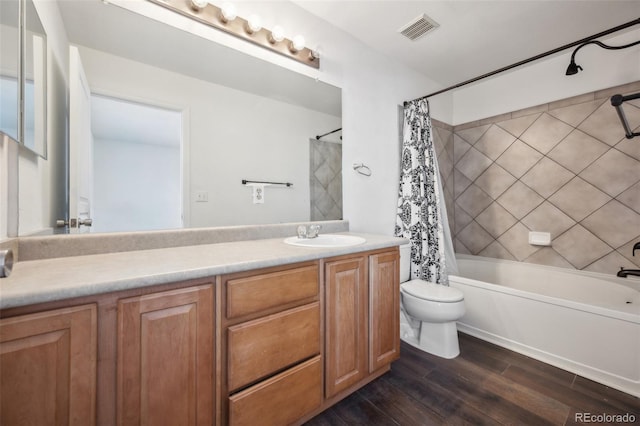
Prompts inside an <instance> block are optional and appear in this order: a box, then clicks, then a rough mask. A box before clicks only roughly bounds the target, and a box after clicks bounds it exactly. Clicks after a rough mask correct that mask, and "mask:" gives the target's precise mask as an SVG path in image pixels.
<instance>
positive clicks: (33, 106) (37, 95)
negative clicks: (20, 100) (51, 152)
mask: <svg viewBox="0 0 640 426" xmlns="http://www.w3.org/2000/svg"><path fill="white" fill-rule="evenodd" d="M3 1H4V0H3ZM46 63H47V36H46V34H45V31H44V28H43V26H42V22H41V21H40V17H39V16H38V12H37V11H36V9H35V7H34V5H33V1H31V0H26V1H25V30H24V56H23V66H24V94H23V96H24V112H23V124H22V126H23V130H22V132H23V134H22V142H23V144H24V146H25V147H26V148H28V149H30V150H31V151H33V152H35V153H36V154H38V155H40V156H42V157H44V158H46V157H47V148H46V108H45V104H46V75H47V74H46Z"/></svg>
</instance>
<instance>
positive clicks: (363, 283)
mask: <svg viewBox="0 0 640 426" xmlns="http://www.w3.org/2000/svg"><path fill="white" fill-rule="evenodd" d="M325 281H326V301H325V304H326V315H325V318H326V319H325V321H326V348H325V360H326V364H325V366H326V370H325V374H326V380H325V386H326V388H325V394H326V397H327V398H329V397H331V396H334V395H335V394H337V393H338V392H340V391H342V390H344V389H346V388H348V387H349V386H351V385H353V384H355V383H357V382H358V381H360V380H361V379H363V378H364V377H365V376H366V375H367V374H368V371H367V340H368V330H367V329H368V324H367V316H368V312H367V311H368V304H367V300H368V291H367V264H366V257H365V256H361V257H355V258H348V259H344V260H335V261H330V262H327V263H326V264H325Z"/></svg>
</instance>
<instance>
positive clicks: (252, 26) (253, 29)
mask: <svg viewBox="0 0 640 426" xmlns="http://www.w3.org/2000/svg"><path fill="white" fill-rule="evenodd" d="M261 29H262V19H260V16H259V15H256V14H253V15H251V16H249V19H247V32H248V33H249V34H253V33H257V32H258V31H260V30H261Z"/></svg>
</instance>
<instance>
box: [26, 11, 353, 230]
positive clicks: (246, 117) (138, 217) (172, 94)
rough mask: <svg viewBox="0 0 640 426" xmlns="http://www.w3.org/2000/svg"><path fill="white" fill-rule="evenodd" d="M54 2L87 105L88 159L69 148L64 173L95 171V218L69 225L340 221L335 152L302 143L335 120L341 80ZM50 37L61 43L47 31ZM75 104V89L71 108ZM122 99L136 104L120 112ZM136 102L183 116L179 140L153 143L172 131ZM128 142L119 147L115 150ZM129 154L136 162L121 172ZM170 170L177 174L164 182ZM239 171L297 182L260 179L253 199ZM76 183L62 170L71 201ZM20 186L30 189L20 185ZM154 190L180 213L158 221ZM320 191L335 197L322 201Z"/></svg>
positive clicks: (147, 22) (124, 15)
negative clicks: (257, 198)
mask: <svg viewBox="0 0 640 426" xmlns="http://www.w3.org/2000/svg"><path fill="white" fill-rule="evenodd" d="M56 4H57V7H58V9H59V10H60V15H61V16H62V21H63V23H64V27H65V28H64V29H65V32H66V34H67V36H68V41H69V42H70V43H71V45H73V46H76V47H77V50H78V52H79V62H80V63H81V65H82V69H84V74H85V75H86V81H87V83H86V84H87V86H88V91H89V92H90V94H89V95H90V96H89V99H90V100H91V104H92V105H91V107H90V108H89V109H90V110H91V117H90V124H89V128H90V130H91V135H90V136H88V135H87V136H84V137H82V138H81V140H83V141H86V140H89V139H90V140H91V141H93V142H91V144H92V147H93V148H91V149H89V150H88V151H91V152H92V153H91V156H90V158H91V160H90V161H88V162H85V163H82V164H81V163H78V162H77V161H75V158H76V157H75V154H74V152H75V151H77V150H75V149H74V144H73V143H71V145H70V150H71V152H70V159H71V161H70V164H69V169H68V173H69V175H70V176H76V175H78V174H77V173H76V172H78V171H79V172H80V174H79V176H92V177H90V178H89V180H88V182H89V183H90V188H89V190H87V191H84V193H86V194H89V199H88V203H89V208H88V209H87V211H88V212H90V213H89V215H90V216H89V217H87V218H84V217H83V219H82V221H83V222H84V221H85V220H86V219H91V221H92V226H91V227H86V226H81V227H77V226H76V228H75V232H78V231H85V232H87V231H89V232H111V231H133V230H149V229H167V228H175V227H180V226H184V227H212V226H228V225H249V224H269V223H284V222H299V221H309V220H312V219H315V218H322V219H341V218H342V209H341V206H342V200H341V188H335V187H336V186H341V175H340V166H341V163H342V160H341V150H339V149H338V150H328V149H322V148H320V149H316V150H315V151H314V158H313V160H312V159H311V158H310V154H311V151H312V143H311V142H310V141H311V140H315V136H316V135H320V134H324V133H327V132H329V131H331V130H334V129H337V128H340V127H342V122H341V92H340V89H339V88H336V87H333V86H330V85H328V84H325V83H322V82H319V81H316V80H314V79H312V78H309V77H307V76H304V75H301V74H298V73H295V72H293V71H290V70H288V69H286V68H283V67H280V66H277V65H274V64H271V63H268V62H265V61H262V60H260V59H258V58H255V57H253V56H249V55H247V54H245V53H243V52H240V51H237V50H234V49H231V48H228V47H225V46H222V45H220V44H217V43H214V42H211V41H209V40H207V39H205V38H202V37H199V36H195V35H193V34H191V33H188V32H186V31H182V30H179V29H176V28H175V27H173V26H170V25H168V24H166V23H161V22H158V21H155V20H152V19H150V18H147V17H144V16H141V15H139V14H136V13H133V12H130V11H128V10H125V9H123V8H121V7H119V6H116V5H113V4H105V3H103V2H99V1H91V2H88V1H77V0H58V2H57V3H56ZM158 7H159V6H158ZM176 19H186V18H183V17H180V16H177V17H176ZM133 40H135V43H134V42H132V41H133ZM49 42H50V43H53V44H56V43H58V40H55V39H52V33H49ZM74 69H75V68H72V70H71V71H70V73H69V79H70V82H69V85H70V87H73V85H74V83H73V80H74V79H75V78H77V77H76V72H75V71H74ZM105 100H111V101H114V102H118V103H119V105H120V106H121V107H122V108H108V110H110V111H111V113H113V112H114V111H115V112H120V114H119V115H118V116H116V117H115V118H114V116H111V117H110V118H109V116H108V115H109V114H110V113H107V112H105V109H104V108H102V106H104V105H102V106H101V105H96V103H98V104H99V103H104V102H103V101H105ZM73 102H74V99H73V96H72V98H71V99H70V100H69V103H70V105H72V104H73ZM54 103H55V104H58V103H57V102H55V100H54ZM124 105H126V106H128V107H133V110H135V111H136V112H130V113H127V114H122V112H123V111H124V110H125V108H124ZM143 107H148V108H150V111H156V112H157V111H165V112H166V111H169V112H172V113H174V116H175V117H178V118H179V120H178V121H179V124H178V130H177V132H178V139H179V142H178V145H174V146H172V147H168V146H163V144H162V142H161V140H162V139H164V138H165V136H166V135H165V133H166V132H174V131H175V130H163V129H165V127H164V126H160V125H157V124H151V125H150V124H142V125H140V124H139V122H138V119H139V118H140V116H141V115H144V114H145V113H143V112H141V110H143V109H144V108H143ZM118 110H119V111H118ZM52 113H53V112H52ZM69 116H70V123H69V134H70V139H73V135H74V132H75V131H76V130H77V128H78V127H79V125H78V124H76V123H75V122H74V120H73V116H74V114H73V111H70V115H69ZM114 120H115V121H114ZM114 122H115V124H113V123H114ZM104 123H109V124H106V125H105V124H104ZM136 123H138V124H136ZM106 129H108V131H107V130H106ZM141 129H143V130H146V132H144V133H143V132H141V131H140V130H141ZM340 136H341V133H340V132H337V133H335V134H332V135H331V136H328V137H327V138H322V142H325V143H333V144H340V143H341V140H340ZM87 143H89V142H87ZM124 146H126V148H125V149H124V150H122V151H118V150H117V149H116V147H124ZM150 147H153V149H149V148H150ZM85 148H86V144H85ZM163 149H164V150H172V151H173V152H178V154H179V156H178V157H176V156H171V158H173V159H174V160H175V158H178V159H179V160H178V164H177V166H176V165H175V163H174V162H172V163H170V164H171V165H170V166H166V167H163V166H161V164H162V162H163V161H164V160H162V159H161V158H165V157H164V156H163V155H161V154H160V153H161V150H163ZM151 151H153V152H151ZM316 151H317V152H316ZM318 152H319V153H320V157H319V158H318V157H317V155H318ZM165 153H166V152H165ZM322 155H325V157H324V158H323V157H322ZM167 158H168V156H167ZM165 159H166V158H165ZM174 160H171V161H174ZM125 163H127V167H132V168H131V169H128V171H127V172H125V171H124V170H125V169H124V164H125ZM324 163H327V164H324ZM323 164H324V166H323ZM74 167H75V168H76V171H75V172H74V171H73V170H72V169H74ZM312 167H315V168H316V169H315V170H313V172H312V171H311V168H312ZM136 168H137V170H136V171H135V172H136V173H137V175H134V170H135V169H136ZM143 170H144V171H145V173H143V174H144V176H142V175H141V174H140V172H141V171H143ZM328 170H330V171H331V172H330V173H327V171H328ZM83 173H85V175H83ZM312 173H314V174H315V177H316V180H320V181H321V182H322V183H323V184H324V185H325V186H326V187H327V188H329V186H331V187H332V188H331V189H330V191H332V192H331V193H330V194H328V193H327V191H325V192H323V191H322V190H319V191H318V190H313V191H312V189H311V183H310V181H311V176H312ZM169 175H173V176H174V178H172V180H171V181H168V180H167V179H168V176H169ZM336 176H338V177H337V178H336ZM245 179H246V180H256V181H275V182H292V183H293V186H291V187H286V186H285V187H278V186H271V187H269V186H267V187H265V188H264V192H263V194H264V197H263V198H262V200H261V201H262V202H257V203H256V202H254V197H253V192H252V191H253V190H252V188H251V187H249V186H245V185H243V184H242V180H245ZM81 182H87V180H86V179H84V178H82V177H80V178H79V179H76V178H70V184H69V195H70V203H71V202H72V200H73V198H74V194H77V191H76V190H77V186H78V185H79V184H80V183H81ZM116 182H118V183H119V184H118V185H117V186H116V185H115V183H116ZM142 187H145V188H147V189H146V190H141V188H142ZM315 189H318V188H315ZM23 190H28V188H25V187H24V186H21V191H23ZM105 192H107V193H105ZM151 194H155V195H156V196H166V197H169V198H171V200H172V201H171V202H172V203H173V205H172V211H173V212H178V213H177V214H179V217H178V218H177V219H176V217H175V214H174V213H172V218H173V219H172V221H171V222H165V223H156V222H155V217H156V216H158V210H159V209H163V207H152V206H154V205H155V204H154V203H155V201H153V200H151V199H149V198H147V196H148V195H151ZM169 194H174V195H169ZM175 194H177V195H175ZM336 194H339V195H336ZM328 196H333V197H334V198H338V199H337V200H335V199H333V200H331V201H332V202H328V201H329V200H328V199H327V197H328ZM136 206H144V207H145V208H144V209H140V208H139V207H136ZM312 206H313V207H312ZM314 208H315V209H320V210H322V209H324V210H325V211H323V212H322V214H324V215H326V216H322V217H320V216H318V215H312V211H313V209H314ZM113 211H117V212H119V213H120V215H121V217H120V219H115V218H113V217H109V215H110V213H109V212H113ZM78 217H79V216H78ZM123 217H124V218H125V219H126V220H122V219H123ZM127 217H128V218H127ZM67 218H68V219H71V220H69V223H73V221H72V220H73V219H77V217H76V216H74V215H73V213H72V214H71V215H68V216H67ZM134 218H135V220H133V219H134ZM129 219H131V220H129ZM133 222H137V223H138V224H137V225H134V224H133ZM76 223H77V222H76Z"/></svg>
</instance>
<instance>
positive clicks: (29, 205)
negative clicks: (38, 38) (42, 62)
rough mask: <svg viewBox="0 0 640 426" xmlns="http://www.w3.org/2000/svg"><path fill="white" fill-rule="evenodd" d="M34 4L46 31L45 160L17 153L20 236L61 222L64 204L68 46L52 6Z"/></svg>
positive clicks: (42, 2)
mask: <svg viewBox="0 0 640 426" xmlns="http://www.w3.org/2000/svg"><path fill="white" fill-rule="evenodd" d="M34 4H35V7H36V9H37V11H38V15H39V16H40V20H41V21H42V25H43V27H44V29H45V31H46V32H47V88H48V90H47V92H48V94H49V96H48V98H47V134H46V136H47V158H46V159H44V158H42V157H39V156H36V155H34V154H32V153H30V152H28V151H27V150H20V158H19V164H18V168H19V182H20V191H19V201H18V203H19V233H20V235H27V234H30V233H34V232H39V231H41V230H43V229H47V228H50V227H51V226H53V224H54V223H55V220H56V219H63V216H62V215H63V213H64V205H65V204H66V195H65V192H66V181H65V172H64V169H65V166H64V165H65V164H66V161H67V160H66V156H67V150H66V139H67V127H68V124H67V123H68V120H67V116H68V114H67V87H68V68H69V65H68V63H69V59H68V58H69V53H68V44H69V43H68V39H67V34H66V32H65V29H64V25H63V23H62V18H61V16H60V12H59V10H58V8H57V6H56V4H55V3H54V2H51V1H46V0H34Z"/></svg>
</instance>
